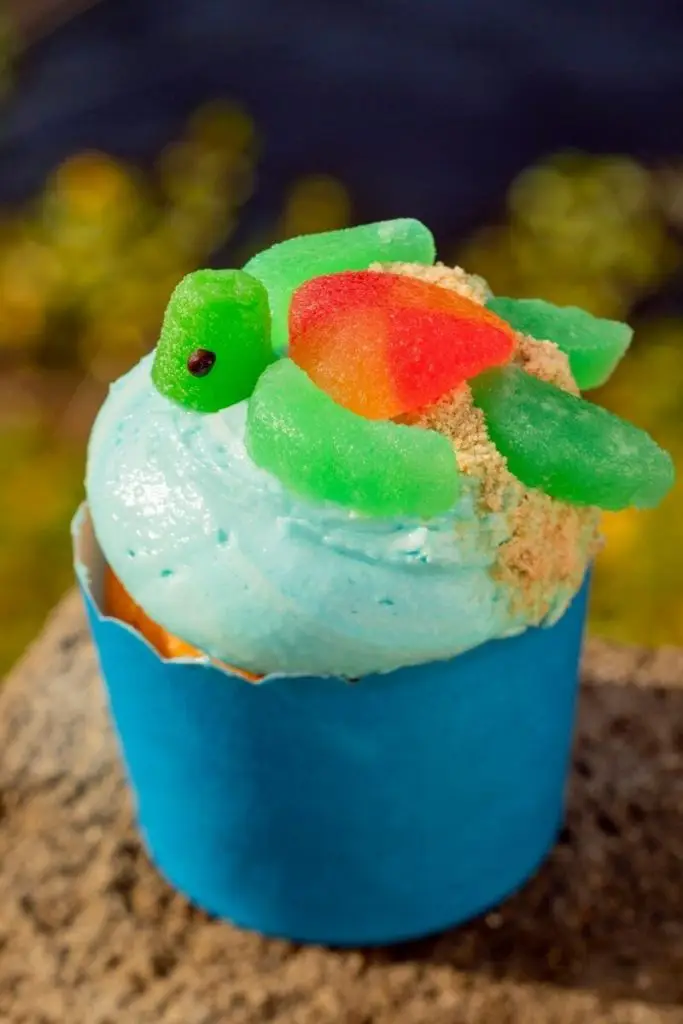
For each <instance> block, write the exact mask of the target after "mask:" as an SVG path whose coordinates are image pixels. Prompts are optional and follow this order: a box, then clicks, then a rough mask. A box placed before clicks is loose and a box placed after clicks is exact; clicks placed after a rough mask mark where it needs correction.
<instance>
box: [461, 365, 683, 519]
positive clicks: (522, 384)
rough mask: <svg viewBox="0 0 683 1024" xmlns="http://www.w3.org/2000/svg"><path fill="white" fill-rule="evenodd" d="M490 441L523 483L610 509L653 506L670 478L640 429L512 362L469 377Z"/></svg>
mask: <svg viewBox="0 0 683 1024" xmlns="http://www.w3.org/2000/svg"><path fill="white" fill-rule="evenodd" d="M471 387H472V394H473V397H474V401H475V404H476V405H478V406H479V408H480V409H481V410H482V411H483V413H484V417H485V420H486V426H487V429H488V432H489V435H490V437H491V440H492V441H493V443H494V444H495V445H496V447H497V448H498V450H499V451H500V452H501V454H502V455H504V456H505V458H506V459H507V463H508V468H509V470H510V472H511V473H513V474H514V476H516V477H517V478H518V479H519V480H521V482H522V483H523V484H524V485H525V486H527V487H534V488H538V489H539V490H541V491H544V492H545V493H546V494H549V495H550V496H551V497H552V498H557V499H559V500H560V501H566V502H569V503H573V504H576V505H596V506H598V507H599V508H602V509H606V510H610V511H618V510H620V509H624V508H628V507H629V506H634V507H636V508H651V507H654V506H655V505H657V504H658V503H659V502H660V501H661V500H662V498H663V497H664V496H665V495H666V493H667V492H668V491H669V490H670V488H671V487H672V485H673V482H674V466H673V462H672V460H671V457H670V456H669V455H668V453H667V452H665V451H664V450H663V449H662V448H660V447H659V445H657V444H656V443H655V441H653V440H652V438H651V437H650V436H649V434H647V433H646V432H645V431H644V430H641V429H640V428H639V427H636V426H633V424H631V423H626V422H625V421H624V420H622V419H620V418H619V417H618V416H615V415H614V414H613V413H611V412H608V411H607V410H606V409H602V408H601V407H600V406H597V405H595V404H593V403H592V402H588V401H586V400H585V399H583V398H578V397H576V396H575V395H571V394H569V393H568V392H566V391H561V390H560V389H559V388H557V387H555V386H554V385H553V384H549V383H547V382H546V381H542V380H539V379H538V378H536V377H532V376H530V375H529V374H527V373H525V372H524V371H523V370H520V369H519V368H518V367H515V366H507V367H505V368H503V369H499V370H490V371H488V372H487V373H484V374H482V375H481V376H480V377H477V378H476V379H475V380H473V381H472V382H471Z"/></svg>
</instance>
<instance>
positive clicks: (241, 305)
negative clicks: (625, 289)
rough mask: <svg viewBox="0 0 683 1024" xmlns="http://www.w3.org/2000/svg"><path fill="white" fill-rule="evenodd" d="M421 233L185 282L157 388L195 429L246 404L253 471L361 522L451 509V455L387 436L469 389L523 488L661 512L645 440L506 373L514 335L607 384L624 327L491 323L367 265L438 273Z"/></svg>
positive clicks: (308, 252)
mask: <svg viewBox="0 0 683 1024" xmlns="http://www.w3.org/2000/svg"><path fill="white" fill-rule="evenodd" d="M434 258H435V253H434V242H433V238H432V236H431V234H430V232H429V231H428V229H427V228H426V227H425V226H424V225H422V224H420V222H419V221H412V220H400V221H389V222H384V223H379V224H371V225H364V226H362V227H359V228H350V229H346V230H343V231H336V232H328V233H325V234H321V235H311V236H306V237H304V238H296V239H292V240H290V241H287V242H283V243H280V244H279V245H276V246H273V247H272V248H271V249H268V250H266V251H264V252H262V253H260V254H258V255H257V256H255V257H254V258H253V259H252V260H251V261H250V262H249V263H248V264H247V265H246V266H245V268H244V269H243V270H220V271H210V270H202V271H197V272H195V273H193V274H189V275H188V276H187V277H186V278H184V279H183V280H182V281H181V282H180V284H179V285H178V287H177V288H176V290H175V292H174V293H173V295H172V297H171V300H170V302H169V305H168V309H167V311H166V315H165V318H164V323H163V327H162V332H161V337H160V340H159V344H158V346H157V350H156V355H155V359H154V363H153V369H152V379H153V381H154V384H155V386H156V387H157V389H158V390H159V391H160V392H161V393H162V394H164V395H165V396H167V397H168V398H169V399H170V400H172V401H175V402H178V403H180V404H182V405H183V406H185V407H187V408H188V409H191V410H193V411H194V412H195V413H196V415H206V414H219V413H220V410H221V409H224V408H226V407H228V406H230V405H233V404H235V403H237V402H242V401H245V400H246V401H247V402H248V413H247V432H246V443H247V451H248V453H249V455H250V457H251V458H252V460H253V461H254V462H255V463H256V464H257V465H259V466H260V467H261V468H263V469H264V470H267V471H268V472H270V473H273V474H275V475H276V476H277V477H278V478H279V479H280V481H281V482H282V483H283V484H284V485H285V486H286V487H288V488H290V489H291V490H292V491H294V492H296V493H298V494H300V495H302V496H303V497H305V498H308V499H310V500H314V501H321V500H322V501H330V502H335V503H337V504H339V505H342V506H345V507H348V508H350V509H353V510H354V511H356V512H357V513H359V514H363V515H367V516H378V517H381V516H385V517H388V516H397V515H400V516H415V517H420V518H427V517H432V516H436V515H439V514H441V513H445V512H447V511H448V510H449V509H451V508H452V507H453V506H454V504H455V503H456V501H457V498H458V494H459V476H458V468H457V462H456V455H455V451H454V449H453V445H452V443H451V441H450V440H449V439H448V438H446V437H445V436H443V435H442V434H440V433H438V432H437V431H434V430H428V429H423V428H421V427H417V426H410V425H406V424H405V423H398V422H395V420H396V419H397V418H403V417H405V415H406V414H410V413H414V412H416V411H418V410H423V409H425V408H428V407H429V406H430V405H431V404H433V403H434V402H436V401H438V400H439V399H441V398H442V397H443V396H444V395H447V394H449V393H451V392H453V391H456V390H457V389H458V388H460V387H463V386H465V385H467V386H469V387H471V390H472V395H473V398H474V401H475V403H476V404H477V405H478V406H479V408H480V409H481V410H482V412H483V414H484V418H485V421H486V425H487V429H488V432H489V436H490V438H491V440H492V442H493V443H494V444H495V445H496V447H497V448H498V449H499V451H500V452H501V454H502V455H504V456H505V458H506V460H507V463H508V468H509V470H510V472H512V473H513V474H514V475H515V476H516V477H517V478H518V479H519V480H520V481H521V482H522V483H523V484H524V485H525V486H527V487H531V488H538V489H539V490H541V491H543V492H545V493H546V494H548V495H550V496H551V497H553V498H556V499H558V500H561V501H564V502H568V503H573V504H577V505H591V506H598V507H600V508H603V509H611V510H616V509H621V508H625V507H628V506H631V505H632V506H636V507H650V506H653V505H656V504H657V503H658V502H659V501H661V499H662V498H663V497H664V495H665V494H666V492H667V491H668V490H669V488H670V487H671V486H672V483H673V479H674V469H673V463H672V461H671V458H670V457H669V455H668V454H667V453H666V452H664V451H663V450H662V449H661V448H660V447H659V446H658V445H657V444H656V443H655V442H654V441H653V440H652V439H651V438H650V437H649V435H647V434H646V433H645V432H644V431H642V430H640V429H639V428H637V427H635V426H633V425H631V424H629V423H626V422H625V421H624V420H622V419H620V418H619V417H617V416H614V415H613V414H611V413H609V412H607V411H606V410H605V409H602V408H600V407H599V406H597V405H595V404H594V403H592V402H589V401H587V400H586V399H584V398H582V397H579V396H575V395H571V394H569V393H567V392H565V391H562V390H561V389H560V388H558V387H556V386H555V385H553V384H549V383H547V382H545V381H541V380H538V379H537V378H535V377H532V376H530V375H529V374H527V373H526V372H525V371H524V370H523V369H521V368H520V367H519V366H517V365H515V364H514V363H513V356H514V353H515V349H516V345H517V340H518V335H519V334H520V333H522V334H527V335H530V336H531V337H534V338H537V339H539V340H545V341H551V342H553V343H554V344H556V345H557V346H558V347H559V348H560V349H561V350H562V351H564V352H565V353H566V355H567V356H568V359H569V363H570V367H571V369H572V373H573V375H574V378H575V380H576V382H577V385H578V386H579V387H580V388H582V389H585V388H591V387H594V386H596V385H597V384H599V383H602V382H604V380H606V379H607V377H608V376H609V375H610V373H611V372H612V371H613V369H614V367H615V366H616V365H617V363H618V362H619V360H620V359H621V357H622V356H623V355H624V353H625V351H626V349H627V348H628V344H629V342H630V338H631V331H630V328H628V327H627V326H626V325H625V324H618V323H615V322H613V321H606V320H600V319H598V318H596V317H592V316H590V315H589V314H588V313H585V312H584V311H582V310H575V309H571V308H567V309H561V308H559V307H556V306H552V305H551V304H549V303H543V302H541V301H540V300H514V299H507V298H490V299H489V301H488V302H487V304H486V306H482V305H480V304H478V303H476V302H474V301H472V300H471V299H468V298H465V297H464V296H462V295H459V294H457V293H455V292H453V291H451V290H449V289H446V288H443V287H441V286H439V285H438V284H434V283H431V282H428V281H424V280H418V279H416V278H411V277H406V276H400V275H398V274H394V273H391V269H390V268H389V270H388V271H387V270H384V269H383V270H381V271H378V270H374V269H372V267H373V265H374V264H376V263H381V264H387V263H388V264H391V263H392V262H409V263H418V264H420V263H421V264H426V265H430V264H432V263H433V262H434Z"/></svg>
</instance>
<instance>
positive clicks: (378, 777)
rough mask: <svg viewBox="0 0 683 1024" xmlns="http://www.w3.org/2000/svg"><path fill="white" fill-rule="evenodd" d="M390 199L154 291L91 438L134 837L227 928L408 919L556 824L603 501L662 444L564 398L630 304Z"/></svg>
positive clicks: (348, 934) (518, 866)
mask: <svg viewBox="0 0 683 1024" xmlns="http://www.w3.org/2000/svg"><path fill="white" fill-rule="evenodd" d="M434 260H435V251H434V243H433V239H432V236H431V234H430V233H429V231H428V230H427V229H426V228H425V227H424V225H422V224H420V223H419V222H417V221H412V220H399V221H392V222H386V223H381V224H375V225H365V226H362V227H359V228H352V229H347V230H344V231H339V232H330V233H327V234H322V235H314V236H307V237H302V238H296V239H292V240H290V241H288V242H284V243H281V244H280V245H276V246H274V247H273V248H271V249H269V250H267V251H265V252H263V253H260V254H259V255H257V256H255V257H254V258H253V259H252V260H251V261H250V262H249V263H248V264H247V265H246V266H245V267H244V269H242V270H217V271H214V270H201V271H197V272H195V273H193V274H190V275H188V276H187V277H186V278H185V279H184V280H183V281H181V282H180V284H179V285H178V287H177V288H176V290H175V291H174V293H173V295H172V296H171V298H170V301H169V305H168V308H167V311H166V315H165V318H164V322H163V325H162V329H161V333H160V338H159V342H158V344H157V346H156V349H155V351H154V352H153V353H151V354H150V355H149V356H147V357H146V358H144V359H143V360H142V361H141V362H140V363H139V364H138V365H137V366H136V367H135V368H134V369H133V370H131V371H130V372H129V373H128V374H127V375H126V376H124V377H123V378H122V379H121V380H119V381H117V382H116V383H115V384H114V385H113V386H112V388H111V390H110V393H109V396H108V398H107V400H106V401H105V403H104V405H103V407H102V410H101V412H100V414H99V416H98V418H97V421H96V423H95V426H94V428H93V432H92V436H91V439H90V445H89V453H88V468H87V480H86V491H87V507H86V506H84V507H83V508H82V509H81V510H80V511H79V513H78V515H77V517H76V520H75V522H74V539H75V552H76V568H77V573H78V577H79V580H80V582H81V586H82V589H83V593H84V597H85V600H86V605H87V608H88V613H89V617H90V622H91V626H92V631H93V636H94V640H95V643H96V646H97V649H98V652H99V656H100V662H101V666H102V671H103V676H104V679H105V682H106V686H107V692H108V696H109V701H110V706H111V711H112V716H113V720H114V723H115V725H116V728H117V731H118V735H119V738H120V743H121V749H122V754H123V758H124V761H125V764H126V767H127V771H128V775H129V778H130V782H131V785H132V789H133V792H134V794H135V798H136V802H137V815H138V820H139V823H140V827H141V830H142V833H143V835H144V838H145V841H146V843H147V846H148V849H149V852H150V855H151V857H152V859H153V860H154V861H155V863H156V864H157V865H158V867H159V869H160V870H161V871H162V872H163V873H164V874H165V875H166V877H167V878H168V879H169V881H171V883H172V884H174V885H175V886H176V887H177V888H178V889H179V890H181V891H182V892H184V893H185V894H186V895H187V896H188V897H189V898H190V899H192V900H193V901H194V902H196V903H197V904H199V905H201V906H202V907H204V908H206V909H208V910H209V911H211V912H213V913H216V914H218V915H220V916H222V917H225V918H227V919H229V920H231V921H233V922H235V923H236V924H238V925H242V926H244V927H248V928H253V929H256V930H258V931H260V932H262V933H264V934H270V935H278V936H284V937H288V938H292V939H295V940H300V941H315V942H327V943H334V944H342V945H350V944H359V943H363V944H367V943H383V942H388V941H399V940H403V939H407V938H411V937H416V936H419V935H424V934H427V933H429V932H433V931H436V930H439V929H441V928H443V927H446V926H448V925H451V924H455V923H458V922H460V921H463V920H465V919H467V918H469V917H471V916H472V915H474V914H476V913H478V912H480V911H482V910H484V909H486V908H487V907H489V906H491V905H492V904H494V903H496V902H498V901H499V900H500V899H501V898H503V897H504V896H505V895H507V894H508V893H510V892H511V891H513V890H514V889H515V888H516V887H518V886H519V885H520V884H521V883H522V882H523V881H524V880H525V879H526V878H527V877H528V876H529V874H530V873H532V872H533V870H534V869H535V868H536V867H537V865H538V864H539V863H540V862H541V860H542V859H543V857H544V856H545V854H546V853H547V851H548V849H549V848H550V846H551V845H552V843H553V841H554V837H555V835H556V831H557V828H558V826H559V824H560V822H561V819H562V813H563V793H564V785H565V778H566V770H567V764H568V757H569V752H570V746H571V736H572V729H573V721H574V705H575V700H576V692H577V677H578V660H579V654H580V645H581V636H582V632H583V624H584V619H585V607H586V594H587V589H588V577H589V574H590V567H591V564H592V561H593V559H594V557H595V555H596V553H597V551H598V549H599V546H600V511H601V510H602V509H610V510H616V509H620V508H626V507H629V506H636V507H649V506H652V505H654V504H656V503H657V502H659V501H660V500H661V499H662V498H663V496H664V495H665V494H666V493H667V491H668V489H669V488H670V487H671V484H672V482H673V467H672V462H671V460H670V458H669V456H668V455H667V454H666V453H665V452H664V451H663V450H662V449H661V448H659V447H658V446H657V445H656V443H655V442H654V441H653V440H652V439H651V438H650V437H648V435H646V434H645V433H644V432H643V431H641V430H639V429H638V428H637V427H635V426H633V425H631V424H628V423H626V422H624V421H623V420H620V419H618V418H617V417H615V416H613V415H612V414H610V413H608V412H606V411H605V410H603V409H601V408H599V407H598V406H596V405H594V404H592V403H591V402H589V401H587V400H586V399H584V398H583V397H581V394H580V392H581V391H582V390H586V389H590V388H592V387H595V386H597V385H598V384H600V383H602V382H603V381H604V380H606V379H607V377H608V376H609V375H610V374H611V372H612V370H613V369H614V367H615V366H616V365H617V363H618V362H619V360H620V359H621V357H622V356H623V355H624V353H625V352H626V349H627V348H628V345H629V343H630V339H631V331H630V329H629V328H628V327H627V326H626V325H624V324H619V323H616V322H613V321H607V320H600V319H597V318H594V317H591V316H590V315H589V314H587V313H585V312H583V311H581V310H578V309H574V308H560V307H556V306H553V305H551V304H549V303H545V302H542V301H541V300H514V299H509V298H502V297H494V296H492V295H491V293H490V291H489V289H488V288H487V286H486V284H485V283H484V282H483V281H481V279H479V278H476V277H473V276H470V275H468V274H466V273H465V272H464V271H462V270H461V269H460V268H457V267H456V268H449V267H445V266H443V265H441V264H435V262H434Z"/></svg>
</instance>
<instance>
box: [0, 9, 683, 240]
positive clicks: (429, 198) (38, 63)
mask: <svg viewBox="0 0 683 1024" xmlns="http://www.w3.org/2000/svg"><path fill="white" fill-rule="evenodd" d="M18 71H19V76H18V88H17V89H15V91H14V93H13V95H12V97H11V100H10V104H9V109H8V110H7V111H6V113H5V117H4V125H3V147H2V154H1V157H0V201H13V200H16V199H20V198H23V197H26V196H27V195H30V194H31V193H33V192H34V191H36V190H37V189H38V188H39V187H40V185H41V183H42V181H43V179H44V176H45V174H46V173H47V172H48V171H49V170H50V169H51V168H52V167H53V166H54V165H55V164H56V163H57V162H58V161H59V160H61V159H62V158H63V157H64V156H65V155H67V154H68V153H70V152H73V151H74V150H77V149H80V148H83V147H100V148H103V149H105V150H108V151H110V152H113V153H115V154H119V155H125V156H126V157H131V156H132V157H134V158H135V159H138V160H140V161H144V160H146V159H147V158H149V157H151V156H152V155H153V154H155V153H156V152H157V151H158V150H159V148H160V146H161V145H162V144H163V143H164V142H165V141H166V140H167V139H168V138H169V137H171V136H172V135H173V134H174V132H175V131H176V130H177V128H178V127H179V125H180V123H181V122H182V120H183V119H184V117H185V116H186V114H187V113H188V112H189V111H190V110H191V109H193V108H194V107H195V106H196V105H197V104H198V103H199V102H200V101H201V100H203V99H205V98H207V97H212V96H216V95H227V96H230V97H234V98H237V99H240V100H242V101H243V103H244V104H245V105H246V107H247V109H248V110H249V111H250V112H251V114H252V115H253V117H254V118H255V120H256V122H257V124H258V125H259V127H260V129H261V131H262V132H263V134H264V136H265V141H266V149H265V153H264V156H263V160H262V163H261V168H260V176H259V184H258V188H257V191H256V194H255V197H254V199H253V200H252V202H251V205H250V207H249V208H248V211H247V212H248V220H249V229H250V230H253V228H254V227H258V226H259V225H260V224H261V223H263V222H266V221H268V220H270V219H272V217H273V216H274V214H275V212H276V211H277V210H278V209H279V208H280V205H281V198H282V192H283V190H284V188H285V187H286V185H287V183H288V182H290V181H291V180H292V179H293V178H295V177H296V176H298V175H299V174H300V173H302V172H307V173H310V172H312V171H324V172H331V173H333V174H336V175H338V176H340V177H341V178H342V179H343V180H344V181H345V183H346V184H347V185H348V186H349V188H350V189H351V192H352V195H353V197H354V199H355V201H356V215H357V216H358V217H359V218H360V219H367V218H372V217H384V216H387V217H388V216H392V215H395V214H399V213H411V214H414V215H417V216H421V217H423V218H424V219H426V220H427V221H428V222H429V223H430V224H433V225H434V224H436V225H438V226H439V234H440V235H441V236H442V237H446V236H447V237H450V238H452V237H453V236H454V235H456V234H457V233H459V232H460V231H462V230H464V229H466V228H468V227H469V226H471V225H472V224H473V223H475V222H478V221H480V220H481V219H482V218H483V217H485V216H488V215H490V213H491V212H492V210H493V209H494V208H495V204H496V203H497V202H498V201H499V199H500V197H501V195H502V193H503V191H504V189H505V186H506V185H507V183H508V182H509V181H510V179H511V177H512V176H513V175H514V174H515V173H516V172H517V171H518V170H519V169H520V168H521V167H523V166H525V165H526V164H528V163H529V162H530V161H532V160H533V159H535V158H537V157H538V156H539V155H541V154H542V153H544V152H547V151H549V150H554V149H557V148H561V147H566V146H578V147H582V148H585V149H588V150H592V151H622V152H629V153H633V154H637V155H639V156H643V157H646V158H652V157H657V156H661V155H668V154H677V153H683V0H648V2H646V0H615V2H612V3H609V2H607V0H318V2H316V0H239V2H234V0H107V2H104V3H100V4H99V5H97V6H95V7H94V8H92V9H91V10H89V11H86V12H85V13H84V14H82V15H80V16H78V17H76V18H74V19H73V20H72V21H71V22H69V23H68V24H66V25H64V26H62V27H61V28H60V29H59V30H58V31H56V32H55V33H54V34H53V35H51V36H50V37H49V38H47V39H44V40H43V41H42V42H40V43H38V44H37V45H36V46H34V47H33V48H32V49H31V50H30V51H29V52H28V53H27V54H26V55H25V56H24V58H23V60H22V62H21V63H20V66H19V69H18Z"/></svg>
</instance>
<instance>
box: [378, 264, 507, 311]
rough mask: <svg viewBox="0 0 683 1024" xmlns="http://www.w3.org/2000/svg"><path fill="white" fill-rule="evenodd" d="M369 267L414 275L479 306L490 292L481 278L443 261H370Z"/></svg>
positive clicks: (391, 272) (407, 275)
mask: <svg viewBox="0 0 683 1024" xmlns="http://www.w3.org/2000/svg"><path fill="white" fill-rule="evenodd" d="M369 269H370V270H384V271H386V272H387V273H390V274H403V275H404V276H405V277H416V278H417V279H418V280H420V281H428V282H429V283H430V284H438V285H440V286H441V287H442V288H448V289H449V290H450V291H453V292H457V293H458V295H462V296H464V297H465V298H466V299H471V300H472V302H476V303H478V304H479V305H480V306H483V305H484V303H485V302H486V300H487V299H488V297H489V294H490V293H489V290H488V285H487V284H486V282H485V281H484V280H483V278H481V277H477V276H476V275H474V274H468V273H467V272H466V271H464V270H463V269H462V267H447V266H445V265H444V264H443V263H435V264H434V266H431V267H430V266H424V265H423V264H420V263H372V264H371V265H370V268H369Z"/></svg>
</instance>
